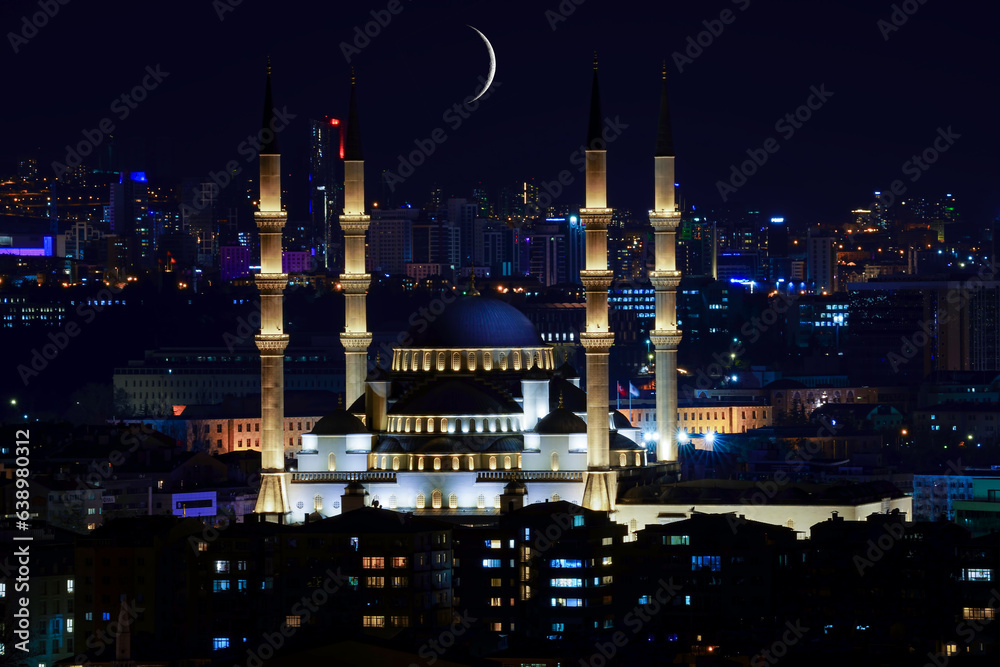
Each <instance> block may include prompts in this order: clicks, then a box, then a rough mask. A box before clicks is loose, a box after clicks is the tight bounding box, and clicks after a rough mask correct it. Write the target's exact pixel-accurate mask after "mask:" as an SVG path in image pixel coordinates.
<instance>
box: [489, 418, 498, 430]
mask: <svg viewBox="0 0 1000 667" xmlns="http://www.w3.org/2000/svg"><path fill="white" fill-rule="evenodd" d="M499 425H500V420H499V419H491V420H490V421H489V426H490V433H496V432H497V431H498V430H500V429H499V428H498V427H499Z"/></svg>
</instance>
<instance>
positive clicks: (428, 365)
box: [424, 352, 431, 371]
mask: <svg viewBox="0 0 1000 667" xmlns="http://www.w3.org/2000/svg"><path fill="white" fill-rule="evenodd" d="M430 369H431V353H430V352H424V370H425V371H429V370H430Z"/></svg>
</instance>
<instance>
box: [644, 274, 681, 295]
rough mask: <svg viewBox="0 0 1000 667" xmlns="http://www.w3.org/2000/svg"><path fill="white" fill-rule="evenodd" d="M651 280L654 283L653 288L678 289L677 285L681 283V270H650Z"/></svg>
mask: <svg viewBox="0 0 1000 667" xmlns="http://www.w3.org/2000/svg"><path fill="white" fill-rule="evenodd" d="M649 282H650V283H652V284H653V289H656V290H664V289H667V290H673V289H677V286H678V285H680V284H681V272H680V271H676V270H675V271H650V272H649Z"/></svg>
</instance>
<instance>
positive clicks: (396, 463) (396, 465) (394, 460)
mask: <svg viewBox="0 0 1000 667" xmlns="http://www.w3.org/2000/svg"><path fill="white" fill-rule="evenodd" d="M392 469H393V470H399V457H398V456H393V457H392ZM393 498H395V496H393Z"/></svg>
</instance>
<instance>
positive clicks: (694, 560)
mask: <svg viewBox="0 0 1000 667" xmlns="http://www.w3.org/2000/svg"><path fill="white" fill-rule="evenodd" d="M720 560H721V558H720V557H719V556H691V569H692V570H701V569H703V568H706V567H707V568H708V569H709V570H712V571H713V572H718V571H719V569H720V567H721V563H720Z"/></svg>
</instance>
